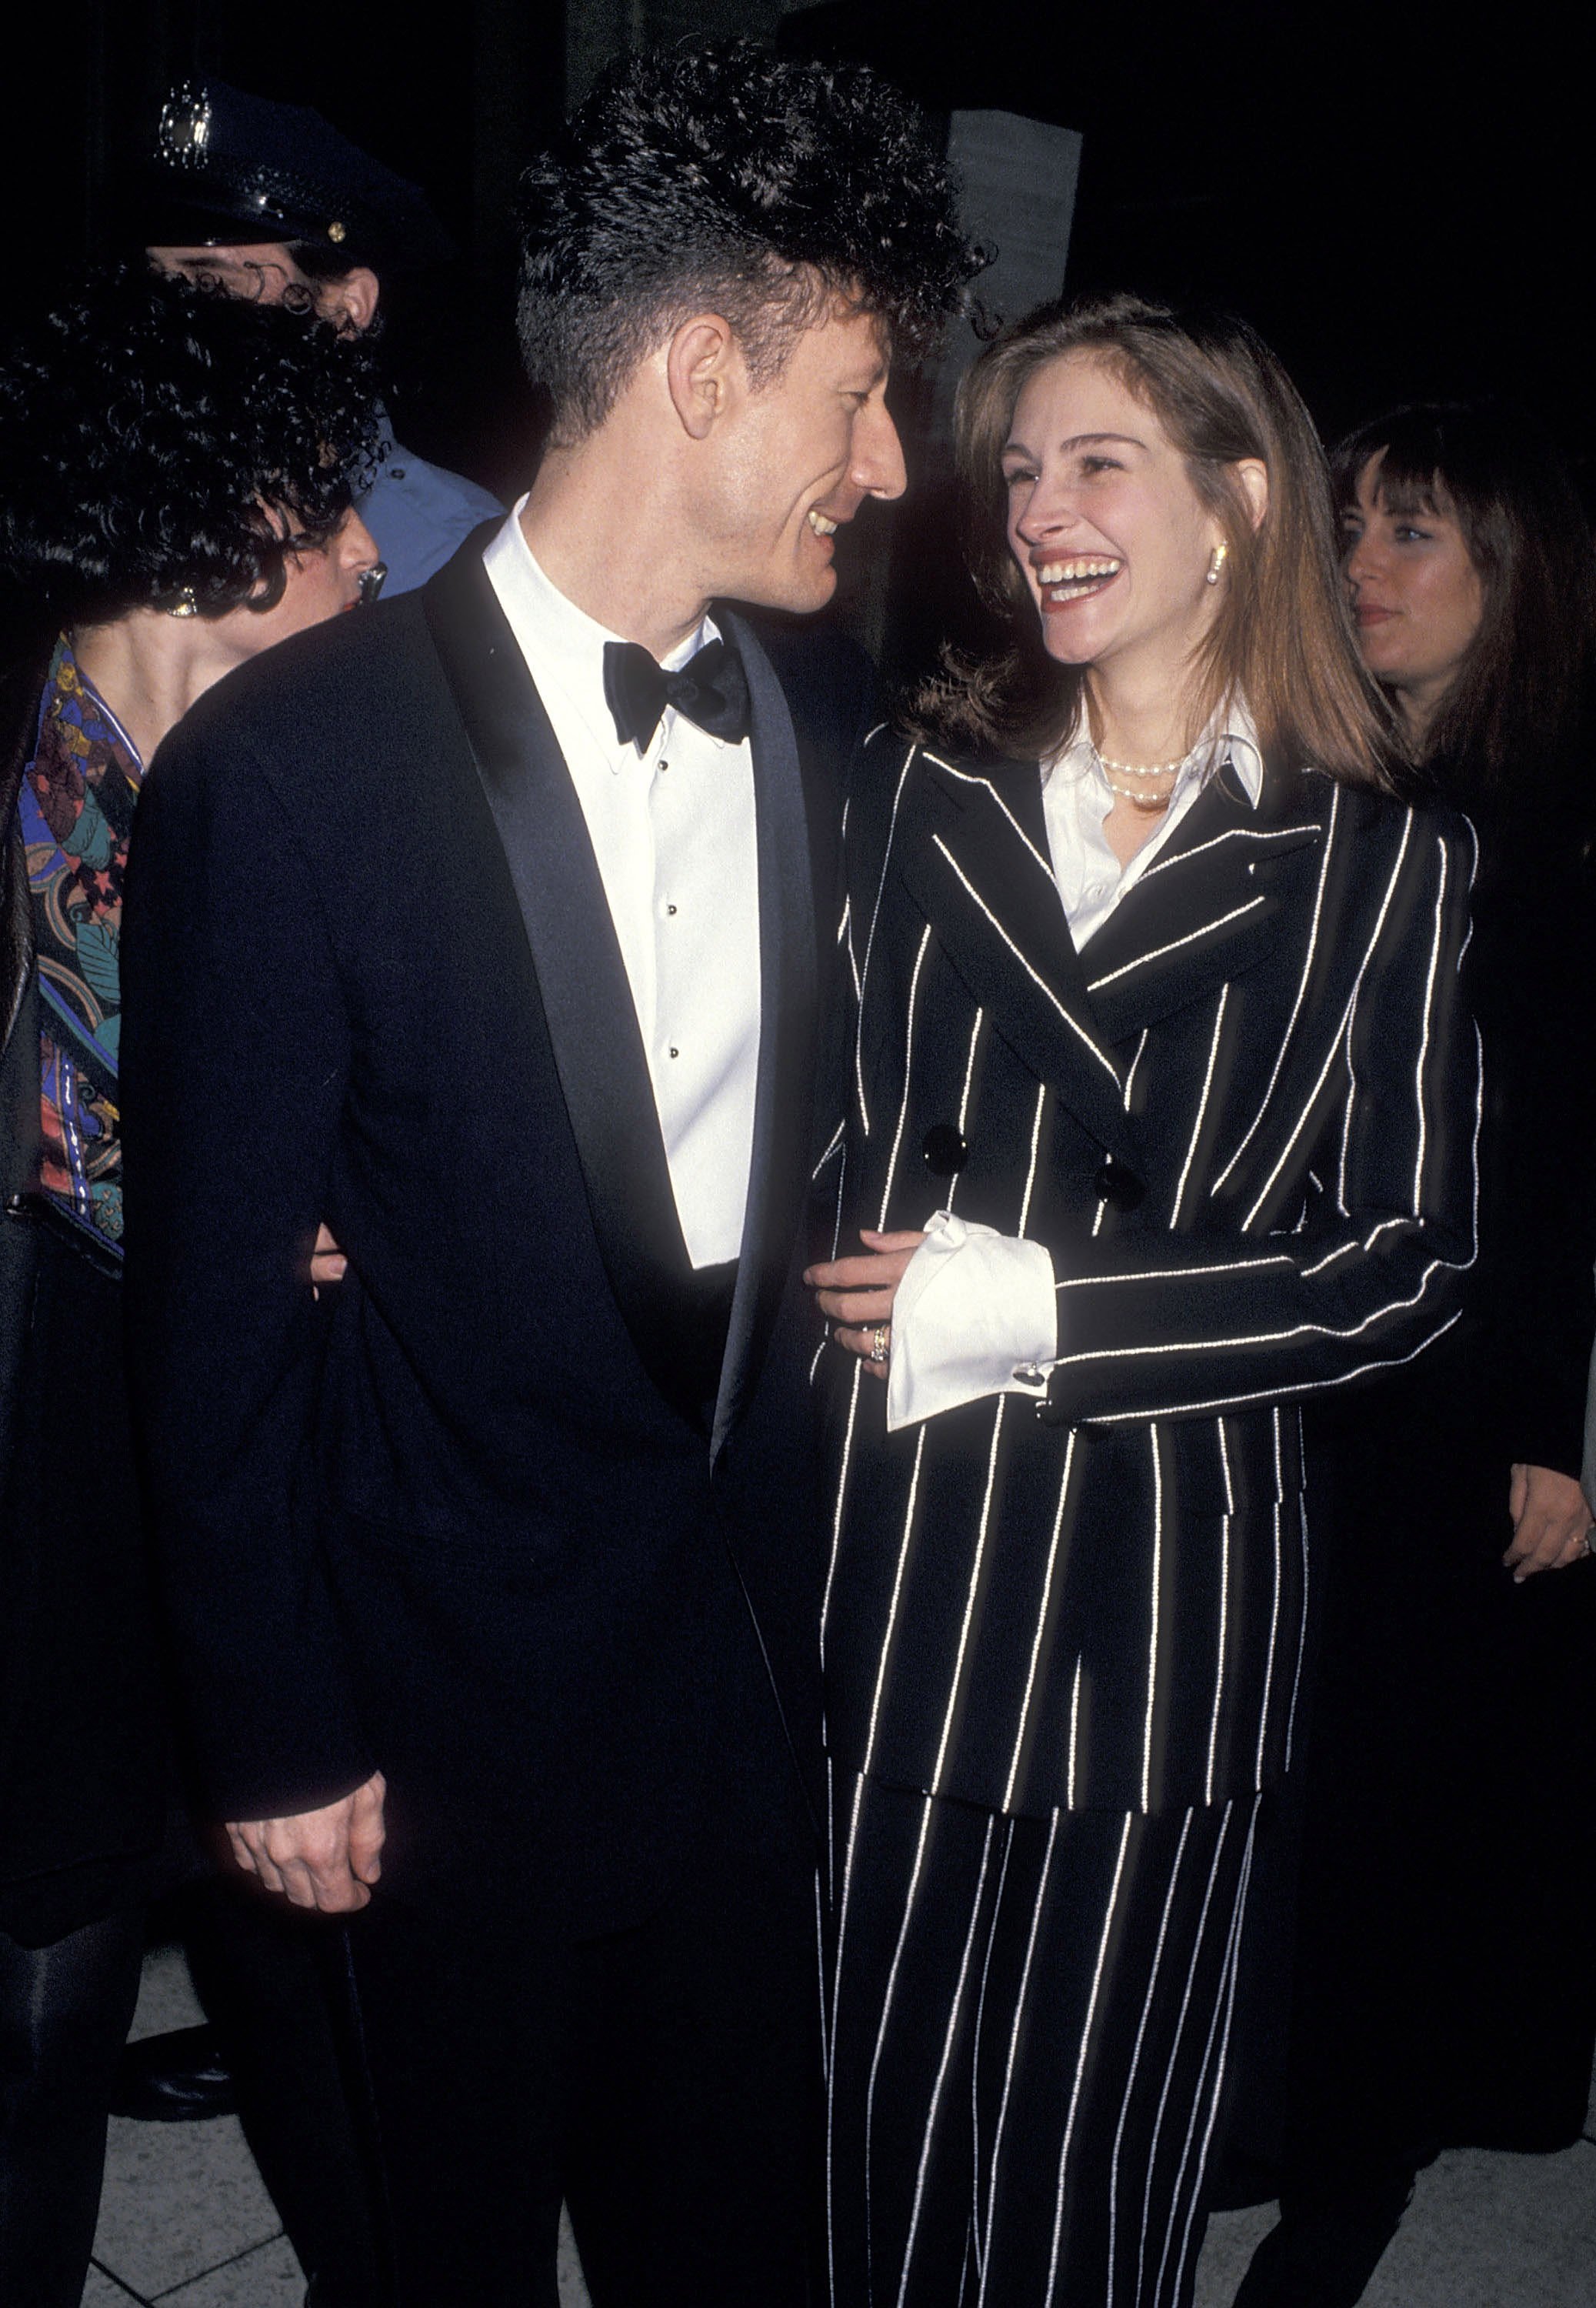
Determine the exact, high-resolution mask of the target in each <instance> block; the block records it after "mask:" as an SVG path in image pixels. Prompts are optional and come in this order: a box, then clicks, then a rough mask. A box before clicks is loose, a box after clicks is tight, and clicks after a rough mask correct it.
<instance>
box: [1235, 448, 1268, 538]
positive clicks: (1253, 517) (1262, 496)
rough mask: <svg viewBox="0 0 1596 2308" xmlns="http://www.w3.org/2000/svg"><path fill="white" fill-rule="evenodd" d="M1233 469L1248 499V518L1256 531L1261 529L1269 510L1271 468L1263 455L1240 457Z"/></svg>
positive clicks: (1241, 489)
mask: <svg viewBox="0 0 1596 2308" xmlns="http://www.w3.org/2000/svg"><path fill="white" fill-rule="evenodd" d="M1231 472H1232V473H1234V475H1235V476H1236V486H1237V487H1238V488H1240V492H1241V495H1243V497H1244V498H1245V499H1246V500H1247V512H1248V520H1249V521H1251V523H1252V526H1253V529H1254V530H1255V531H1256V530H1260V529H1261V528H1262V527H1263V525H1264V515H1265V514H1266V512H1268V510H1269V468H1268V466H1267V465H1266V464H1265V462H1264V461H1263V459H1262V458H1261V457H1240V458H1238V459H1237V461H1236V462H1235V463H1234V464H1233V465H1232V466H1231Z"/></svg>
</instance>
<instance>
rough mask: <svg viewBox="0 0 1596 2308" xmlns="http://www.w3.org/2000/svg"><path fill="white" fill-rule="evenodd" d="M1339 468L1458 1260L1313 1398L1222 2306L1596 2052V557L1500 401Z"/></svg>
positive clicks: (1396, 2198) (1519, 424)
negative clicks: (1316, 1590)
mask: <svg viewBox="0 0 1596 2308" xmlns="http://www.w3.org/2000/svg"><path fill="white" fill-rule="evenodd" d="M1334 473H1335V481H1336V490H1337V495H1338V497H1339V499H1340V504H1341V510H1342V519H1343V533H1344V548H1345V555H1346V559H1345V564H1344V566H1345V575H1346V581H1347V588H1348V592H1349V594H1350V597H1351V606H1352V612H1353V616H1354V617H1355V619H1356V621H1357V626H1358V634H1359V641H1360V645H1361V649H1362V652H1363V657H1364V661H1365V663H1366V664H1367V665H1368V667H1369V671H1370V672H1371V673H1372V674H1374V675H1375V676H1376V677H1377V680H1378V681H1379V682H1380V683H1381V685H1382V686H1383V687H1384V688H1385V689H1386V692H1387V693H1388V694H1389V695H1390V697H1391V698H1392V700H1393V702H1394V705H1395V707H1396V709H1397V711H1398V713H1399V715H1400V716H1401V720H1402V725H1403V731H1404V734H1405V736H1406V737H1407V740H1408V746H1409V751H1410V754H1411V757H1412V766H1411V770H1410V776H1411V779H1412V784H1413V786H1414V788H1415V789H1416V790H1418V791H1419V792H1420V793H1422V794H1424V795H1427V796H1431V797H1441V798H1443V799H1444V800H1446V801H1447V802H1450V803H1451V804H1452V805H1454V807H1456V808H1460V809H1463V810H1466V811H1467V813H1468V814H1469V816H1470V818H1471V819H1472V822H1473V823H1474V826H1475V829H1476V831H1477V832H1478V834H1479V837H1480V871H1479V876H1478V880H1477V882H1476V885H1475V891H1474V906H1473V934H1472V940H1471V943H1470V947H1469V953H1468V959H1467V962H1466V965H1465V986H1466V988H1467V992H1468V995H1469V999H1470V1003H1471V1007H1472V1009H1473V1011H1474V1013H1475V1015H1476V1017H1477V1018H1478V1020H1479V1023H1480V1036H1481V1040H1482V1045H1483V1054H1484V1089H1485V1097H1484V1107H1483V1112H1482V1116H1481V1130H1480V1256H1479V1259H1478V1262H1476V1264H1475V1265H1474V1267H1473V1269H1472V1271H1471V1273H1470V1274H1469V1276H1468V1279H1467V1283H1466V1286H1465V1298H1464V1319H1463V1321H1462V1322H1460V1323H1459V1324H1458V1325H1457V1327H1456V1329H1455V1330H1454V1331H1453V1332H1452V1334H1451V1336H1450V1337H1449V1338H1448V1339H1446V1340H1445V1342H1444V1343H1443V1344H1442V1345H1441V1346H1440V1347H1438V1348H1437V1350H1436V1352H1435V1353H1434V1354H1433V1355H1428V1356H1425V1357H1424V1358H1423V1360H1422V1361H1421V1362H1420V1363H1418V1364H1417V1365H1415V1366H1414V1368H1413V1369H1412V1371H1410V1372H1404V1373H1403V1374H1400V1376H1398V1377H1396V1378H1393V1379H1391V1380H1388V1381H1387V1382H1386V1383H1384V1384H1383V1385H1382V1386H1381V1387H1379V1388H1378V1389H1377V1390H1376V1391H1372V1392H1370V1393H1369V1394H1367V1395H1366V1396H1364V1397H1363V1399H1361V1400H1360V1402H1359V1403H1358V1404H1357V1406H1356V1408H1355V1409H1354V1408H1353V1406H1352V1405H1351V1404H1348V1405H1347V1406H1346V1407H1345V1408H1344V1409H1343V1410H1341V1411H1340V1413H1339V1414H1338V1415H1337V1417H1335V1419H1334V1424H1333V1425H1332V1424H1331V1422H1330V1420H1329V1418H1328V1417H1327V1416H1326V1419H1325V1424H1326V1427H1327V1429H1328V1431H1327V1432H1326V1434H1325V1436H1324V1438H1323V1439H1324V1442H1325V1444H1326V1460H1327V1463H1328V1464H1329V1465H1330V1467H1331V1468H1333V1470H1334V1528H1335V1530H1336V1535H1337V1544H1336V1546H1335V1547H1334V1549H1333V1550H1332V1552H1331V1554H1330V1557H1329V1562H1328V1566H1327V1576H1326V1582H1325V1589H1324V1595H1323V1598H1322V1599H1323V1602H1324V1606H1325V1641H1324V1646H1323V1660H1324V1664H1323V1669H1322V1675H1321V1682H1320V1689H1319V1694H1318V1701H1317V1713H1316V1723H1315V1732H1314V1737H1313V1740H1312V1743H1311V1744H1310V1747H1309V1787H1308V1805H1307V1813H1306V1845H1305V1852H1304V1879H1303V1884H1302V1892H1301V1899H1300V1919H1299V1924H1298V1932H1297V2010H1296V2013H1295V2020H1294V2027H1293V2031H1292V2051H1291V2069H1290V2087H1291V2092H1290V2097H1291V2124H1290V2130H1289V2134H1288V2140H1287V2149H1286V2157H1285V2170H1284V2176H1283V2189H1282V2199H1281V2200H1282V2212H1283V2218H1282V2220H1281V2224H1280V2226H1278V2227H1277V2228H1276V2229H1274V2231H1273V2232H1272V2234H1271V2235H1269V2236H1268V2237H1267V2238H1266V2241H1265V2243H1263V2245H1262V2246H1261V2247H1260V2250H1259V2252H1258V2253H1257V2258H1256V2259H1255V2261H1254V2262H1253V2266H1252V2269H1251V2271H1250V2272H1249V2274H1248V2278H1247V2281H1246V2284H1245V2285H1244V2286H1243V2288H1242V2292H1241V2295H1240V2299H1241V2301H1242V2302H1243V2303H1245V2304H1246V2308H1274V2304H1277V2303H1278V2304H1289V2308H1351V2304H1352V2303H1353V2302H1354V2301H1356V2300H1358V2299H1360V2298H1361V2296H1362V2294H1363V2291H1364V2287H1365V2286H1366V2285H1367V2284H1368V2282H1369V2277H1370V2275H1371V2274H1372V2272H1373V2270H1374V2268H1375V2266H1376V2264H1377V2261H1379V2259H1380V2257H1381V2255H1382V2253H1383V2252H1384V2250H1385V2248H1386V2244H1387V2243H1389V2241H1390V2239H1391V2236H1392V2235H1393V2233H1394V2230H1395V2228H1396V2226H1397V2224H1398V2222H1399V2221H1400V2219H1401V2218H1402V2213H1403V2206H1404V2205H1405V2203H1406V2201H1407V2200H1408V2198H1409V2196H1410V2194H1411V2193H1412V2187H1413V2181H1414V2175H1415V2173H1416V2171H1417V2169H1418V2167H1419V2166H1420V2164H1422V2163H1423V2162H1425V2161H1426V2160H1427V2159H1428V2158H1429V2157H1430V2156H1431V2155H1433V2154H1434V2152H1435V2151H1436V2149H1438V2148H1443V2147H1478V2148H1497V2149H1517V2150H1521V2151H1527V2150H1547V2149H1561V2148H1566V2147H1569V2146H1571V2145H1572V2144H1573V2142H1574V2141H1575V2140H1577V2139H1578V2137H1579V2135H1580V2131H1581V2130H1582V2127H1583V2123H1584V2119H1585V2107H1586V2096H1587V2093H1588V2091H1589V2088H1590V2079H1591V2057H1592V2046H1593V2045H1596V1970H1593V1969H1592V1964H1591V1960H1590V1927H1591V1916H1592V1910H1593V1909H1596V1808H1593V1807H1592V1800H1591V1767H1592V1756H1593V1753H1596V1748H1593V1744H1592V1718H1591V1695H1592V1689H1596V1564H1593V1563H1592V1560H1591V1538H1592V1510H1591V1505H1590V1503H1589V1502H1588V1500H1587V1498H1586V1496H1585V1494H1584V1491H1583V1489H1582V1487H1581V1480H1580V1477H1581V1457H1582V1451H1583V1427H1584V1406H1585V1381H1586V1373H1587V1370H1588V1367H1589V1364H1590V1358H1591V1342H1592V1332H1593V1331H1596V1304H1593V1302H1592V1262H1596V1168H1593V1164H1592V1140H1593V1139H1596V1004H1593V1002H1592V990H1593V988H1596V778H1593V776H1592V762H1593V758H1596V756H1593V751H1592V748H1593V745H1596V554H1593V553H1592V545H1591V536H1590V531H1589V529H1588V527H1587V524H1586V521H1585V517H1584V510H1583V506H1582V504H1581V503H1580V498H1579V494H1578V491H1577V490H1576V488H1575V485H1574V482H1573V478H1572V477H1571V475H1570V474H1569V472H1568V470H1567V469H1566V466H1565V464H1564V463H1563V461H1562V460H1561V459H1560V458H1559V456H1558V455H1557V452H1556V450H1555V449H1554V448H1552V447H1551V446H1550V444H1549V443H1547V442H1546V440H1545V439H1544V437H1543V436H1542V435H1540V431H1539V430H1538V428H1536V427H1535V426H1532V424H1531V423H1529V422H1528V421H1527V420H1525V419H1524V418H1520V417H1517V416H1515V415H1514V413H1513V412H1511V411H1509V410H1507V409H1502V408H1499V407H1494V406H1491V405H1480V404H1475V405H1472V406H1471V405H1451V406H1446V405H1441V406H1437V405H1434V404H1431V405H1428V406H1420V407H1416V408H1409V409H1396V410H1394V411H1392V412H1390V413H1389V414H1387V415H1386V416H1384V417H1381V418H1377V419H1375V420H1373V421H1372V422H1370V423H1369V424H1368V425H1365V426H1361V427H1360V429H1359V430H1358V431H1357V432H1356V433H1354V434H1352V435H1351V437H1350V438H1349V439H1348V440H1346V441H1344V442H1343V444H1341V446H1340V447H1339V449H1338V450H1337V451H1336V452H1335V456H1334ZM1376 1592H1377V1597H1378V1607H1377V1608H1371V1607H1370V1605H1371V1598H1373V1597H1374V1595H1375V1594H1376Z"/></svg>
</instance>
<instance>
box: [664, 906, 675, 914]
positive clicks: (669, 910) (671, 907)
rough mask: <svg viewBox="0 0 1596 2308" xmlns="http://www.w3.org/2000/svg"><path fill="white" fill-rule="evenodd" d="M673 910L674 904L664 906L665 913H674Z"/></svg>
mask: <svg viewBox="0 0 1596 2308" xmlns="http://www.w3.org/2000/svg"><path fill="white" fill-rule="evenodd" d="M675 910H676V909H675V907H674V906H667V907H666V908H665V911H666V913H667V914H674V912H675Z"/></svg>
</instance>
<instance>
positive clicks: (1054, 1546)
mask: <svg viewBox="0 0 1596 2308" xmlns="http://www.w3.org/2000/svg"><path fill="white" fill-rule="evenodd" d="M1075 1437H1076V1430H1075V1428H1074V1427H1073V1426H1072V1427H1071V1428H1070V1429H1069V1431H1068V1434H1067V1435H1066V1437H1065V1441H1064V1471H1063V1473H1062V1474H1061V1475H1060V1477H1059V1503H1058V1507H1057V1509H1056V1510H1055V1511H1054V1514H1053V1528H1052V1535H1051V1537H1050V1538H1049V1540H1048V1546H1047V1564H1046V1567H1045V1569H1044V1570H1043V1574H1042V1600H1041V1604H1040V1606H1039V1608H1038V1610H1037V1613H1036V1632H1035V1633H1034V1635H1033V1636H1032V1638H1031V1657H1030V1661H1029V1663H1028V1665H1027V1666H1026V1668H1025V1693H1024V1696H1023V1697H1022V1699H1021V1701H1020V1711H1019V1723H1018V1726H1017V1728H1016V1731H1015V1735H1014V1753H1013V1755H1012V1756H1011V1758H1010V1759H1009V1764H1008V1779H1007V1781H1006V1782H1005V1784H1004V1787H1003V1801H1002V1803H1001V1804H1000V1810H1003V1811H1007V1810H1008V1806H1009V1804H1011V1803H1012V1802H1013V1801H1014V1784H1015V1781H1016V1779H1017V1778H1018V1777H1019V1767H1020V1757H1021V1755H1022V1754H1024V1753H1025V1731H1026V1727H1027V1721H1028V1718H1029V1716H1030V1712H1031V1696H1032V1693H1033V1692H1034V1690H1035V1688H1036V1667H1037V1663H1038V1661H1039V1660H1040V1658H1041V1657H1042V1645H1043V1637H1044V1636H1045V1634H1046V1632H1047V1620H1048V1613H1049V1611H1050V1610H1051V1607H1052V1597H1053V1569H1054V1565H1055V1564H1056V1563H1057V1562H1058V1559H1059V1539H1060V1534H1061V1533H1062V1531H1063V1529H1064V1509H1065V1505H1066V1503H1067V1502H1068V1497H1069V1473H1070V1469H1071V1468H1072V1467H1073V1466H1074V1464H1075ZM1076 1676H1077V1683H1078V1680H1079V1676H1080V1662H1079V1660H1078V1659H1077V1662H1076ZM1071 1749H1072V1753H1073V1741H1072V1743H1071Z"/></svg>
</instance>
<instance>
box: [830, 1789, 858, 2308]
mask: <svg viewBox="0 0 1596 2308" xmlns="http://www.w3.org/2000/svg"><path fill="white" fill-rule="evenodd" d="M863 1802H864V1781H863V1779H862V1778H860V1777H858V1776H857V1774H856V1775H855V1777H854V1807H853V1810H852V1811H851V1812H850V1813H849V1814H848V1847H847V1849H846V1851H845V1853H844V1854H843V1879H842V1897H841V1899H839V1900H838V1902H837V1954H836V1956H835V1958H834V1961H835V1963H836V1967H837V1968H836V1971H835V1973H834V1974H833V1976H832V1981H831V2039H830V2045H829V2059H828V2064H827V2073H828V2076H830V2077H832V2078H833V2082H832V2084H831V2087H830V2088H828V2091H827V2094H826V2266H827V2269H828V2273H829V2276H830V2279H831V2290H832V2294H833V2296H835V2295H836V2292H837V2235H836V2209H837V2207H836V2181H835V2176H834V2175H835V2157H834V2155H833V2152H832V2151H833V2142H834V2140H835V2137H836V2123H837V2090H836V2084H835V2073H836V2066H837V2013H838V2011H839V2010H840V2009H841V2006H842V1976H843V1953H844V1950H845V1945H846V1942H847V1936H848V1904H849V1897H850V1894H851V1893H852V1891H853V1888H854V1846H855V1844H856V1843H857V1841H858V1839H859V1813H860V1810H861V1808H862V1804H863Z"/></svg>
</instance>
